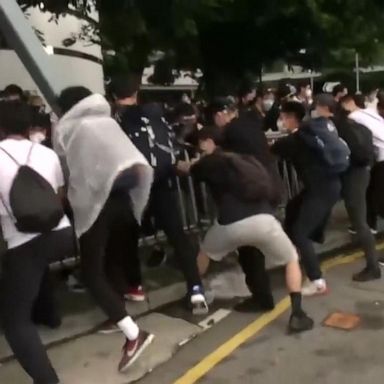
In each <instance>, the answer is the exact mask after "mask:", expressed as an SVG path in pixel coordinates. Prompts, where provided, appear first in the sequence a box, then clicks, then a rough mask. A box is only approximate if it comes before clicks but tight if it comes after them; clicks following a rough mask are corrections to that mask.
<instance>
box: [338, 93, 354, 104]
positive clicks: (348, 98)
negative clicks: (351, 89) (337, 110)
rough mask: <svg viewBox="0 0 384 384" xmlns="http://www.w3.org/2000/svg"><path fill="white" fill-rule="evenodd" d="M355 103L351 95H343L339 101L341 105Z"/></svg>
mask: <svg viewBox="0 0 384 384" xmlns="http://www.w3.org/2000/svg"><path fill="white" fill-rule="evenodd" d="M351 101H353V102H355V103H356V100H355V98H354V96H353V95H352V94H350V93H349V94H348V95H345V96H343V97H342V98H341V99H340V104H343V103H349V102H351Z"/></svg>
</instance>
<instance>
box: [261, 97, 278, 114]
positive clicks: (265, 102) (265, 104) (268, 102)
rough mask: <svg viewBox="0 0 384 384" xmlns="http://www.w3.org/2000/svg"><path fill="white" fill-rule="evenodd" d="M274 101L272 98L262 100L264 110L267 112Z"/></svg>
mask: <svg viewBox="0 0 384 384" xmlns="http://www.w3.org/2000/svg"><path fill="white" fill-rule="evenodd" d="M274 102H275V101H274V100H273V99H264V100H263V108H264V111H266V112H268V111H269V110H270V109H271V108H272V106H273V104H274Z"/></svg>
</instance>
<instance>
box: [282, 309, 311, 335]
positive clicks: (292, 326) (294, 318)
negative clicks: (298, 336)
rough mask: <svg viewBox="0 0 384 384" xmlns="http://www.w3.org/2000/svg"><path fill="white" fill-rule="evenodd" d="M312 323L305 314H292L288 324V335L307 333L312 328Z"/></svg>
mask: <svg viewBox="0 0 384 384" xmlns="http://www.w3.org/2000/svg"><path fill="white" fill-rule="evenodd" d="M313 326H314V321H313V320H312V319H311V318H310V317H309V316H308V315H307V314H306V313H305V312H301V313H296V314H295V313H292V315H291V317H290V319H289V324H288V331H289V332H290V333H300V332H305V331H309V330H311V329H312V328H313Z"/></svg>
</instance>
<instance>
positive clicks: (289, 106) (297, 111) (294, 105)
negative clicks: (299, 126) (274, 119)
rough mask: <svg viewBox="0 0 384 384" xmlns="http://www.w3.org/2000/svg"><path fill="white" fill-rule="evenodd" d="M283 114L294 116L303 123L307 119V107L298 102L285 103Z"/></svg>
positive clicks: (282, 109) (282, 108) (282, 107)
mask: <svg viewBox="0 0 384 384" xmlns="http://www.w3.org/2000/svg"><path fill="white" fill-rule="evenodd" d="M281 112H282V113H286V114H288V115H292V116H294V117H295V118H296V119H297V121H302V120H303V119H304V117H305V107H304V106H303V104H302V103H299V102H297V101H287V102H285V103H283V105H282V106H281Z"/></svg>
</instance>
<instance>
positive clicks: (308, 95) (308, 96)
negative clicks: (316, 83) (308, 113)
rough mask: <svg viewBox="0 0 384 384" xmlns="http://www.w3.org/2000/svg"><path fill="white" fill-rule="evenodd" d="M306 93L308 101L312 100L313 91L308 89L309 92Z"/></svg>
mask: <svg viewBox="0 0 384 384" xmlns="http://www.w3.org/2000/svg"><path fill="white" fill-rule="evenodd" d="M305 93H306V96H307V98H308V99H311V98H312V89H307V91H306V92H305Z"/></svg>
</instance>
